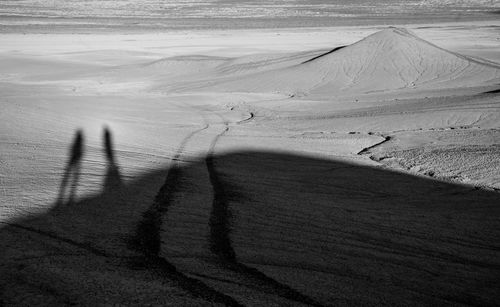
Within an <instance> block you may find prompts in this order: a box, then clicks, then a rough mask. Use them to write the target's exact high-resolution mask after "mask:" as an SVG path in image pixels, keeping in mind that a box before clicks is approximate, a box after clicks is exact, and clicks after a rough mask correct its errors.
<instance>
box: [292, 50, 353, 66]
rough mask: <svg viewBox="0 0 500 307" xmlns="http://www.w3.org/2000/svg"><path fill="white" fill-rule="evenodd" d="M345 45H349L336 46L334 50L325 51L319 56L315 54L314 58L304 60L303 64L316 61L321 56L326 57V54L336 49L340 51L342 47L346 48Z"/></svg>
mask: <svg viewBox="0 0 500 307" xmlns="http://www.w3.org/2000/svg"><path fill="white" fill-rule="evenodd" d="M345 47H347V46H339V47H335V48H333V49H332V50H330V51H328V52H325V53H323V54H320V55H318V56H315V57H314V58H312V59H309V60H307V61H304V62H302V63H301V64H305V63H309V62H312V61H314V60H316V59H319V58H321V57H324V56H325V55H328V54H331V53H334V52H335V51H338V50H340V49H342V48H345Z"/></svg>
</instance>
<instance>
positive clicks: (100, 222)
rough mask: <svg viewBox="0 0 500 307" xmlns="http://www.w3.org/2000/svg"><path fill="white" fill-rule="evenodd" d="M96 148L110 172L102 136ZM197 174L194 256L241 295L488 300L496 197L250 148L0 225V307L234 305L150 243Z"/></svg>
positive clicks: (160, 245)
mask: <svg viewBox="0 0 500 307" xmlns="http://www.w3.org/2000/svg"><path fill="white" fill-rule="evenodd" d="M106 135H107V136H106ZM75 143H77V142H75ZM104 143H105V153H106V155H107V157H108V162H109V164H110V165H111V164H114V163H115V162H116V161H115V160H116V157H114V155H113V150H112V148H113V146H112V138H111V132H109V131H108V133H106V132H105V134H104ZM80 144H81V141H80ZM78 147H79V146H76V148H78ZM73 148H75V146H73ZM75 157H78V155H76V156H75ZM80 157H81V155H80ZM78 159H79V158H78ZM78 159H76V160H78ZM72 160H74V158H73V154H72V155H71V159H70V162H71V161H72ZM112 162H113V163H112ZM69 165H71V163H70V164H69ZM200 165H203V167H200ZM205 167H208V170H209V172H210V176H212V177H211V178H210V179H211V184H212V185H213V187H214V191H215V195H213V196H214V197H213V198H211V197H209V198H208V199H206V201H207V202H209V203H212V212H211V218H210V219H211V220H210V224H211V225H209V226H210V227H209V228H207V229H208V230H209V231H208V232H207V233H206V236H207V237H208V238H209V239H210V242H211V244H212V246H211V248H209V252H211V253H212V255H207V258H209V257H212V258H213V256H216V257H215V259H216V260H215V261H219V262H221V263H222V264H223V265H227V266H229V267H232V270H234V271H238V272H240V273H241V274H242V275H247V276H248V278H249V280H254V282H255V286H253V287H251V288H248V293H249V295H251V293H252V291H269V290H270V289H274V290H275V291H277V292H278V295H279V296H281V297H283V298H284V301H283V305H287V304H289V303H290V300H292V301H295V302H297V303H302V304H304V305H308V304H309V305H319V304H321V305H331V306H333V305H338V304H348V305H416V304H419V305H422V304H428V305H443V304H450V305H456V304H465V305H478V306H479V305H481V306H487V305H495V304H496V300H497V290H498V288H499V286H500V277H499V276H500V243H499V241H498V238H499V237H500V206H499V205H498V204H499V203H500V194H499V193H496V192H492V191H487V190H481V189H475V188H473V187H470V186H463V185H458V184H453V183H449V182H440V181H436V180H433V179H430V178H426V177H420V176H413V175H409V174H406V173H400V172H394V171H390V170H387V169H385V168H381V167H370V166H363V165H357V164H352V163H347V162H343V161H336V160H328V159H319V158H312V157H308V156H302V155H294V154H282V153H272V152H258V151H245V152H233V153H228V154H224V155H214V156H213V157H209V158H208V159H207V160H205V159H200V160H198V161H197V162H192V163H191V164H189V165H186V166H183V167H177V168H172V169H170V170H167V169H160V170H157V171H152V172H150V173H147V174H144V175H142V176H140V177H137V178H136V179H135V180H132V181H130V182H126V183H125V182H122V184H121V185H119V186H118V187H116V188H112V189H111V188H108V187H105V188H104V189H103V191H102V193H101V194H99V195H96V196H94V197H88V198H85V199H81V200H78V201H76V202H74V204H73V206H61V205H60V204H59V205H56V206H54V207H53V208H52V210H50V211H49V212H47V213H44V214H40V215H37V216H31V217H24V218H19V219H17V220H13V221H10V222H9V223H6V224H3V227H2V228H0V241H1V242H2V251H1V252H0V263H1V264H0V276H2V278H1V281H0V288H1V289H3V292H0V295H1V296H2V298H1V301H2V302H3V303H4V304H5V305H9V304H16V303H17V304H20V302H24V303H26V304H30V303H31V304H34V303H36V302H38V304H41V303H42V302H43V303H45V304H47V303H48V304H51V305H67V304H84V305H92V304H97V303H101V304H102V302H110V303H117V304H125V303H135V304H142V305H147V304H156V305H158V304H177V305H203V304H207V303H219V304H223V305H233V306H237V305H239V304H240V303H239V302H238V300H236V299H234V298H232V297H231V296H228V295H227V294H225V289H226V287H228V286H231V287H232V286H234V285H232V284H231V285H230V284H224V283H222V282H221V285H222V286H220V287H216V286H208V285H207V284H206V283H204V282H203V281H202V279H199V277H198V276H202V277H203V278H205V279H207V278H213V279H214V280H215V279H216V278H218V277H217V276H212V277H211V276H207V274H210V272H208V271H207V272H205V271H204V270H203V269H198V268H196V267H192V268H190V269H189V270H186V271H184V269H183V270H181V269H179V268H177V267H176V266H174V265H173V264H172V262H170V261H169V258H168V250H169V242H162V239H161V234H162V232H168V231H169V225H166V224H165V223H162V220H163V216H165V215H166V214H169V212H168V208H169V206H174V205H179V204H181V203H182V199H178V198H177V197H176V194H177V192H178V191H181V190H182V191H184V192H185V191H190V190H189V189H190V185H189V183H188V182H185V181H183V180H179V174H181V173H183V172H188V171H190V170H192V169H204V168H205ZM213 176H216V177H213ZM193 192H194V191H193ZM116 193H119V195H120V197H115V196H114V195H116ZM184 214H186V215H188V216H189V214H191V213H190V212H185V213H184ZM202 226H203V225H201V226H197V225H194V224H193V225H186V227H202ZM203 227H204V226H203ZM176 229H180V228H176ZM186 253H187V255H186V259H188V258H189V257H190V256H189V251H186ZM193 257H194V256H193ZM205 279H204V280H205ZM240 287H244V285H243V286H240ZM316 302H319V303H316Z"/></svg>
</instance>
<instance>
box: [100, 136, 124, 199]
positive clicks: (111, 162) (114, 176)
mask: <svg viewBox="0 0 500 307" xmlns="http://www.w3.org/2000/svg"><path fill="white" fill-rule="evenodd" d="M103 145H104V154H105V157H106V160H107V173H106V180H105V182H104V189H105V190H116V189H118V188H119V187H120V186H121V185H122V177H121V174H120V168H119V166H118V163H117V162H116V158H115V152H114V148H113V136H112V133H111V130H110V129H109V128H108V127H105V128H104V132H103Z"/></svg>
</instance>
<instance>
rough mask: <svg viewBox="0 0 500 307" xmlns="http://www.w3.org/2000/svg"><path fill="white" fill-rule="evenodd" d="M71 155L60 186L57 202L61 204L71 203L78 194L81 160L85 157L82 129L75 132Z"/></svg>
mask: <svg viewBox="0 0 500 307" xmlns="http://www.w3.org/2000/svg"><path fill="white" fill-rule="evenodd" d="M69 157H70V158H69V160H68V163H67V165H66V168H65V170H64V175H63V178H62V181H61V186H60V187H59V196H58V198H57V202H58V203H60V204H63V203H69V204H70V203H72V202H73V201H74V199H75V196H76V189H77V187H78V181H79V178H80V172H81V160H82V157H83V132H82V131H81V130H78V131H77V132H76V134H75V138H74V141H73V144H72V146H71V148H70V153H69ZM66 196H67V197H66Z"/></svg>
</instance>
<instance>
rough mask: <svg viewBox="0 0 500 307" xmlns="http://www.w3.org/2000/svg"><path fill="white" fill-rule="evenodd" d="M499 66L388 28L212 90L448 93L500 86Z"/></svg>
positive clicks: (286, 92)
mask: <svg viewBox="0 0 500 307" xmlns="http://www.w3.org/2000/svg"><path fill="white" fill-rule="evenodd" d="M499 80H500V66H498V65H496V64H494V63H491V62H488V61H483V60H478V59H473V58H470V57H466V56H462V55H459V54H456V53H453V52H450V51H447V50H445V49H442V48H440V47H438V46H436V45H433V44H432V43H429V42H427V41H424V40H422V39H420V38H418V37H417V36H415V35H414V34H413V33H411V32H410V31H409V30H406V29H402V28H388V29H385V30H383V31H380V32H377V33H375V34H373V35H370V36H368V37H366V38H365V39H363V40H361V41H359V42H357V43H355V44H352V45H350V46H347V47H345V48H341V49H338V50H335V51H334V52H329V53H326V54H325V55H323V56H316V57H315V58H311V59H308V60H305V61H304V62H302V63H299V64H295V65H291V66H289V67H284V68H280V69H275V70H271V71H266V72H262V73H256V74H251V75H248V76H246V77H243V78H241V77H238V78H237V79H230V80H227V81H224V82H221V83H219V84H217V85H215V86H212V87H211V88H210V89H215V90H219V91H240V92H275V93H276V92H277V93H284V94H288V95H309V94H318V95H322V96H329V97H331V96H335V95H338V94H339V93H340V94H342V93H353V92H356V93H370V92H388V91H394V90H402V89H416V88H418V89H446V88H458V87H474V86H479V85H481V86H484V85H488V84H495V83H498V82H499Z"/></svg>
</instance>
